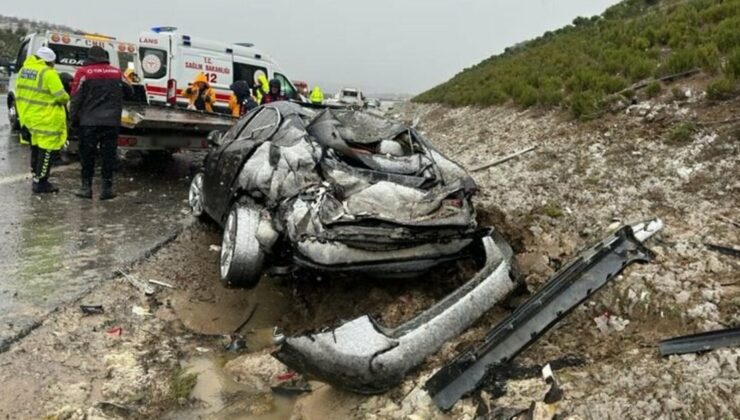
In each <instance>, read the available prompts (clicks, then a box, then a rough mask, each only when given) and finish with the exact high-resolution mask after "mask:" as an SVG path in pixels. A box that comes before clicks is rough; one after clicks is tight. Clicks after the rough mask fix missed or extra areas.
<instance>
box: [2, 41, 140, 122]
mask: <svg viewBox="0 0 740 420" xmlns="http://www.w3.org/2000/svg"><path fill="white" fill-rule="evenodd" d="M93 45H98V46H100V47H102V48H103V49H104V50H105V51H106V52H107V53H108V59H109V60H110V64H111V65H112V66H116V67H119V68H120V69H121V71H126V69H128V68H132V69H134V70H135V71H136V74H137V75H141V69H140V64H139V57H138V51H137V49H136V45H135V44H133V43H128V42H121V41H117V40H116V39H115V38H113V37H109V36H104V35H99V34H77V33H64V32H56V31H46V32H38V33H32V34H29V35H26V36H25V37H24V38H23V41H22V42H21V46H20V48H19V49H18V54H17V56H16V59H15V66H14V70H16V71H17V70H19V69H20V68H21V67H22V66H23V62H24V61H26V58H27V57H28V56H29V55H31V54H34V53H35V52H36V51H37V50H38V49H39V48H40V47H49V48H51V49H52V50H53V51H54V53H56V56H57V59H56V63H55V65H54V68H55V69H56V71H57V72H58V73H59V74H60V75H62V74H63V73H67V74H69V75H70V76H74V74H75V72H76V71H77V69H78V68H79V67H81V66H82V65H83V64H84V62H85V60H86V59H87V51H88V50H89V49H90V48H91V47H92V46H93ZM16 77H17V73H15V71H14V72H13V74H12V75H11V78H10V83H9V84H8V86H9V92H8V97H7V101H8V102H7V103H8V118H9V119H10V123H11V125H12V127H13V128H14V129H17V128H18V113H17V112H16V108H15V92H14V88H15V79H16Z"/></svg>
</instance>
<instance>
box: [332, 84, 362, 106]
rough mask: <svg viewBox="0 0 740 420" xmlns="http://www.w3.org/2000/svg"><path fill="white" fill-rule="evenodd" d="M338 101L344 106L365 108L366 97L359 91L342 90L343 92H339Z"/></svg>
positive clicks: (351, 89)
mask: <svg viewBox="0 0 740 420" xmlns="http://www.w3.org/2000/svg"><path fill="white" fill-rule="evenodd" d="M337 100H338V101H339V103H341V104H342V105H347V106H349V107H351V108H357V109H363V108H365V95H364V94H363V93H362V91H361V90H359V89H355V88H342V90H341V91H339V94H338V96H337Z"/></svg>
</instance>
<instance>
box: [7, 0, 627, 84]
mask: <svg viewBox="0 0 740 420" xmlns="http://www.w3.org/2000/svg"><path fill="white" fill-rule="evenodd" d="M3 3H4V4H3V7H2V8H1V9H0V13H1V14H4V15H9V16H18V17H24V18H31V19H38V20H45V21H49V22H53V23H59V24H64V25H68V26H72V27H75V28H79V29H83V30H87V31H95V32H99V33H104V34H108V35H113V36H116V37H118V38H119V39H123V40H130V41H135V40H136V39H137V37H138V34H139V32H140V31H142V30H145V29H148V28H150V27H152V26H164V25H168V26H176V27H178V28H180V29H181V30H182V31H183V32H184V33H187V34H188V35H191V36H202V37H205V38H211V39H215V40H221V41H227V42H253V43H255V44H256V45H257V47H259V48H261V49H263V50H264V51H265V52H266V53H268V54H270V55H272V57H273V58H275V59H276V60H277V61H278V63H279V64H280V66H281V67H282V68H283V70H285V72H286V74H288V75H289V76H290V77H291V78H293V79H299V80H305V81H308V83H309V84H311V85H313V84H314V83H318V84H320V85H321V86H323V87H324V88H325V89H329V90H335V89H337V88H338V87H341V86H345V85H346V86H357V87H360V88H363V89H364V90H365V91H366V92H370V93H419V92H422V91H424V90H426V89H429V88H431V87H433V86H435V85H437V84H439V83H441V82H444V81H446V80H448V79H449V78H450V77H452V76H454V75H455V74H456V73H458V72H459V71H460V70H462V69H463V68H465V67H469V66H471V65H473V64H476V63H478V62H480V61H481V60H483V59H485V58H487V57H489V56H491V55H493V54H498V53H500V52H502V51H503V49H504V48H506V47H508V46H510V45H513V44H516V43H518V42H521V41H523V40H527V39H530V38H533V37H535V36H538V35H540V34H542V33H543V32H545V31H547V30H551V29H556V28H559V27H561V26H563V25H565V24H568V23H570V22H571V21H572V20H573V18H575V17H576V16H591V15H595V14H600V13H601V12H603V11H604V10H605V9H606V8H607V7H608V6H610V5H612V4H615V3H617V1H615V0H365V1H360V0H299V1H296V0H292V1H288V0H260V1H256V0H198V1H193V0H123V1H110V0H104V1H101V0H63V1H61V0H28V1H10V0H7V1H5V0H4V1H3Z"/></svg>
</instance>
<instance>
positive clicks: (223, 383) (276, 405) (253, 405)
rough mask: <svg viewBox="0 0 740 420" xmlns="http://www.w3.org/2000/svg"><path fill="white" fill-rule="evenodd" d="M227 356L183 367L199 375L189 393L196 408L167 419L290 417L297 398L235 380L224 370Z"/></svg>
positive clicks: (270, 419)
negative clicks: (261, 389) (260, 389)
mask: <svg viewBox="0 0 740 420" xmlns="http://www.w3.org/2000/svg"><path fill="white" fill-rule="evenodd" d="M227 361H228V358H224V357H196V358H193V359H191V360H189V361H188V362H187V363H185V364H184V369H185V370H186V371H187V372H188V373H194V374H197V375H198V382H197V383H196V385H195V387H194V388H193V390H192V392H191V393H190V397H191V400H195V401H196V402H195V403H194V404H193V405H194V407H193V408H189V409H185V410H180V411H176V412H174V413H171V414H170V415H169V416H167V417H166V418H167V419H185V420H190V419H211V418H228V419H234V420H240V419H249V420H278V419H287V418H290V416H291V413H292V412H293V406H294V405H295V398H294V397H286V396H281V395H276V394H273V393H271V392H270V391H269V390H267V391H266V393H265V392H264V391H259V390H256V389H254V388H253V387H250V386H249V385H244V384H240V383H238V382H236V381H234V380H233V379H232V378H231V377H230V376H229V375H228V374H226V373H225V372H224V371H223V366H224V365H225V364H226V362H227Z"/></svg>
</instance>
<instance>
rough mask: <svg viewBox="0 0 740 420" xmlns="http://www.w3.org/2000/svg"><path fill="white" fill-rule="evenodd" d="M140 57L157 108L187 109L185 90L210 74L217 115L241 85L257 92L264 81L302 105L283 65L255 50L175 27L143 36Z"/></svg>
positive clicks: (151, 99)
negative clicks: (260, 80) (278, 86)
mask: <svg viewBox="0 0 740 420" xmlns="http://www.w3.org/2000/svg"><path fill="white" fill-rule="evenodd" d="M139 55H140V56H141V67H142V70H143V72H144V81H145V84H146V91H147V96H148V98H149V102H151V103H156V102H159V103H170V104H174V103H175V102H176V103H177V104H178V105H180V106H186V105H187V103H188V100H187V99H186V98H185V97H183V93H184V91H185V89H187V87H188V86H189V85H190V84H191V83H192V81H193V80H194V79H195V78H196V76H197V75H198V73H201V72H203V73H205V75H206V77H207V78H208V81H209V83H210V85H211V87H213V88H214V89H215V91H216V104H215V107H216V109H218V110H220V111H222V112H225V111H226V110H227V108H228V104H229V97H230V96H231V90H230V89H229V86H231V84H232V83H233V82H235V81H237V80H246V81H247V82H248V83H249V85H250V86H254V85H255V82H256V80H257V77H258V76H259V75H265V76H266V77H267V78H268V79H273V78H275V79H278V80H280V82H281V84H282V87H283V95H285V96H286V97H288V98H291V99H300V97H299V94H298V92H297V89H296V88H295V86H294V85H293V84H292V83H291V82H290V79H288V78H287V77H286V75H285V73H284V72H283V71H282V70H281V69H280V67H279V66H278V65H277V63H276V62H275V61H274V60H273V59H272V58H271V57H270V56H268V55H267V54H265V53H263V52H261V51H260V50H258V49H257V48H255V47H254V45H252V44H248V43H237V44H229V43H225V42H217V41H209V40H206V39H202V38H196V37H191V36H190V35H187V34H184V33H181V32H179V31H178V30H177V28H174V27H157V28H152V29H151V30H150V31H145V32H142V33H141V34H140V35H139Z"/></svg>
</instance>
